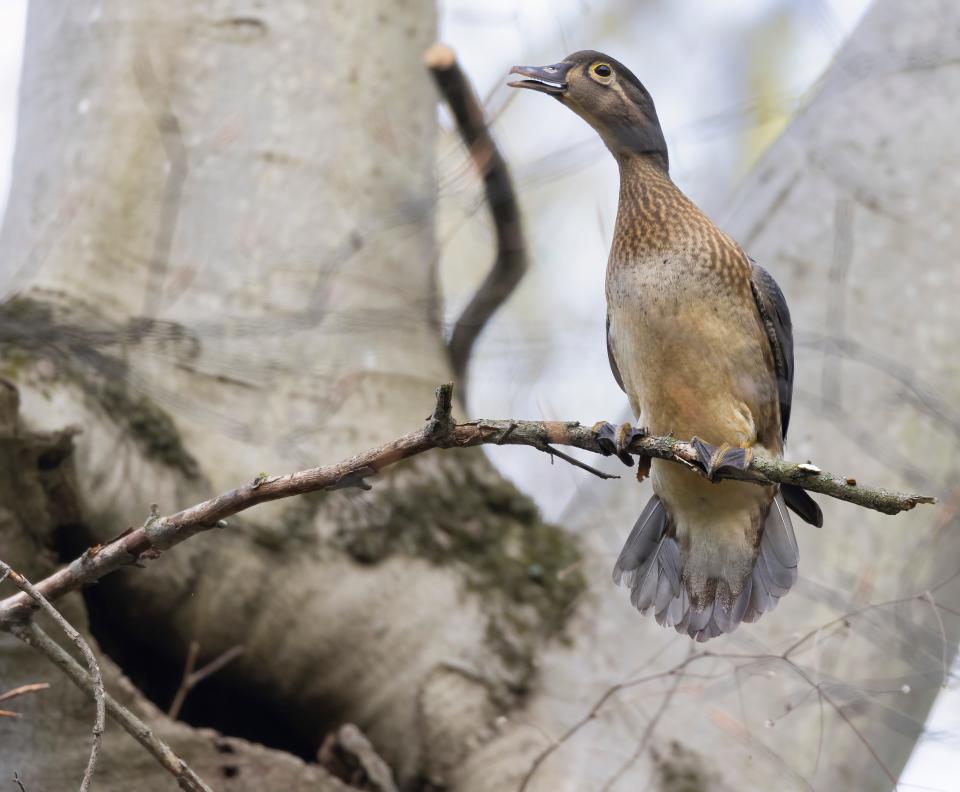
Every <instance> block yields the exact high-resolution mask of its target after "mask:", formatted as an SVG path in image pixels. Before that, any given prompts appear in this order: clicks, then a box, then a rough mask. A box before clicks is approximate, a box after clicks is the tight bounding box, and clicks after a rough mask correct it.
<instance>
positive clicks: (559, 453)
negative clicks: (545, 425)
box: [497, 435, 620, 479]
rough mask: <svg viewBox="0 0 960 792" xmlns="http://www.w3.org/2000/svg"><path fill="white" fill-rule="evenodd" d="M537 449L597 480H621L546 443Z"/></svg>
mask: <svg viewBox="0 0 960 792" xmlns="http://www.w3.org/2000/svg"><path fill="white" fill-rule="evenodd" d="M509 436H510V435H507V437H509ZM504 442H505V441H504ZM497 445H503V443H501V442H499V441H498V442H497ZM536 448H539V449H540V450H541V451H543V453H545V454H550V456H555V457H557V458H558V459H562V460H563V461H564V462H569V463H570V464H571V465H573V466H574V467H578V468H580V469H581V470H586V471H587V473H593V475H594V476H596V477H597V478H602V479H616V478H620V476H615V475H613V474H612V473H604V472H603V471H602V470H597V469H596V468H595V467H592V466H590V465H588V464H587V463H586V462H581V461H580V460H579V459H577V458H576V457H572V456H570V455H569V454H565V453H563V451H560V450H558V449H556V448H554V447H553V446H549V445H547V444H546V443H543V444H542V445H538V446H536Z"/></svg>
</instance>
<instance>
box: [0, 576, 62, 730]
mask: <svg viewBox="0 0 960 792" xmlns="http://www.w3.org/2000/svg"><path fill="white" fill-rule="evenodd" d="M3 577H4V578H5V577H6V575H4V576H3ZM49 687H50V685H49V684H48V683H47V682H35V683H34V684H32V685H20V687H15V688H13V689H12V690H8V691H7V692H6V693H0V701H7V700H9V699H12V698H16V697H17V696H22V695H24V694H25V693H36V692H38V691H40V690H46V689H47V688H49ZM19 717H20V713H19V712H13V710H7V709H0V718H19Z"/></svg>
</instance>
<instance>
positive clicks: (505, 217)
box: [423, 42, 527, 386]
mask: <svg viewBox="0 0 960 792" xmlns="http://www.w3.org/2000/svg"><path fill="white" fill-rule="evenodd" d="M423 60H424V63H425V64H426V66H427V68H429V69H430V72H431V74H433V79H434V81H435V82H436V84H437V88H438V89H439V90H440V93H441V94H443V98H444V100H446V102H447V105H448V106H449V108H450V112H451V113H452V114H453V117H454V119H456V122H457V130H458V131H459V132H460V137H461V139H462V140H463V143H464V145H465V146H466V147H467V150H468V151H469V152H470V159H471V160H472V161H473V164H474V167H475V168H476V169H477V171H478V172H479V174H480V175H481V176H482V177H483V186H484V192H485V195H486V202H487V207H488V208H489V209H490V217H491V219H492V220H493V227H494V232H495V233H496V236H497V257H496V259H494V262H493V266H492V267H491V268H490V272H488V273H487V277H486V278H485V279H484V281H483V283H482V284H481V285H480V288H479V289H477V292H476V294H474V295H473V297H472V299H471V300H470V302H469V303H468V305H467V307H466V308H464V310H463V313H462V314H461V315H460V318H459V319H457V322H456V324H455V325H454V328H453V333H452V334H451V336H450V343H449V345H448V348H449V352H450V361H451V364H452V365H453V373H454V375H455V376H456V379H457V381H458V382H459V383H461V386H463V385H464V384H465V383H466V379H467V365H468V363H469V361H470V352H471V350H472V349H473V345H474V343H475V342H476V340H477V337H478V336H479V335H480V333H481V332H482V330H483V328H484V326H485V325H486V324H487V322H488V321H490V317H491V316H493V314H494V313H496V311H497V310H498V309H499V308H500V306H501V305H503V303H504V302H506V300H507V298H508V297H509V296H510V294H511V293H512V292H513V290H514V289H515V288H516V286H517V284H518V283H519V282H520V280H521V279H522V278H523V275H524V273H525V272H526V270H527V243H526V241H525V239H524V236H523V224H522V221H521V217H520V206H519V203H518V202H517V195H516V192H515V191H514V189H513V181H512V179H511V178H510V169H509V168H508V167H507V162H506V160H505V159H504V158H503V155H502V154H501V153H500V150H499V149H498V148H497V143H496V141H495V140H494V139H493V136H492V135H491V134H490V128H489V126H488V125H487V122H486V119H485V117H484V111H483V105H481V104H480V100H479V99H478V98H477V95H476V93H475V92H474V90H473V88H472V86H471V85H470V81H469V80H468V79H467V77H466V75H465V74H464V73H463V70H462V69H461V68H460V65H459V64H458V63H457V58H456V55H455V54H454V52H453V50H451V49H450V48H449V47H447V46H446V45H445V44H441V43H439V42H438V43H436V44H434V45H432V46H431V47H430V48H428V49H427V51H426V52H425V53H424V55H423Z"/></svg>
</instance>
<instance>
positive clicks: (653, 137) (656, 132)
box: [510, 50, 668, 171]
mask: <svg viewBox="0 0 960 792" xmlns="http://www.w3.org/2000/svg"><path fill="white" fill-rule="evenodd" d="M510 73H511V74H517V75H520V77H522V78H523V79H521V80H515V81H514V82H511V83H510V85H511V86H513V87H514V88H529V89H531V90H533V91H540V92H541V93H545V94H550V96H553V97H554V98H556V99H558V100H560V102H562V103H563V104H565V105H566V106H567V107H569V108H570V109H571V110H573V112H575V113H576V114H577V115H578V116H580V117H581V118H582V119H583V120H584V121H586V122H587V123H588V124H590V126H592V127H593V128H594V129H595V130H596V131H597V133H598V134H599V135H600V137H601V138H602V139H603V142H604V143H606V145H607V148H609V149H610V151H611V152H613V155H614V156H615V157H617V159H621V158H624V157H629V156H630V155H642V156H646V157H649V158H650V159H651V160H652V161H653V162H655V163H656V164H657V165H658V166H660V167H662V168H663V170H664V171H666V170H667V164H668V161H667V144H666V141H665V140H664V138H663V131H662V130H661V129H660V120H659V119H658V118H657V111H656V109H655V108H654V106H653V99H652V98H651V97H650V94H649V93H648V92H647V89H646V88H644V87H643V84H642V83H641V82H640V80H638V79H637V78H636V77H635V76H634V74H633V72H631V71H630V70H629V69H628V68H627V67H626V66H624V65H623V64H622V63H620V61H618V60H616V59H615V58H611V57H610V56H609V55H604V54H603V53H602V52H596V51H594V50H582V51H581V52H575V53H573V54H572V55H568V56H567V57H566V58H564V59H563V60H562V61H560V62H559V63H554V64H551V65H550V66H514V67H513V68H512V69H510Z"/></svg>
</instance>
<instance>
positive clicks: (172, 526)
mask: <svg viewBox="0 0 960 792" xmlns="http://www.w3.org/2000/svg"><path fill="white" fill-rule="evenodd" d="M452 390H453V385H452V384H449V383H448V384H446V385H441V386H440V387H439V388H438V389H437V407H436V408H435V410H434V413H433V414H432V415H431V417H430V419H429V421H428V423H427V425H426V426H425V427H424V428H422V429H419V430H417V431H415V432H411V433H410V434H407V435H404V436H403V437H400V438H397V439H396V440H393V441H391V442H389V443H386V444H384V445H382V446H380V447H379V448H373V449H370V450H369V451H364V452H362V453H360V454H357V455H356V456H354V457H351V458H350V459H347V460H344V461H343V462H339V463H337V464H334V465H325V466H323V467H315V468H309V469H307V470H301V471H298V472H296V473H288V474H286V475H283V476H267V475H263V476H257V477H256V478H255V479H254V480H253V481H251V482H250V483H248V484H245V485H243V486H241V487H238V488H237V489H234V490H230V491H229V492H225V493H223V494H222V495H218V496H217V497H215V498H211V499H210V500H206V501H203V502H202V503H198V504H196V505H195V506H191V507H190V508H187V509H183V510H182V511H179V512H176V513H175V514H171V515H169V516H166V517H161V516H159V515H151V516H150V517H148V518H147V521H146V522H145V523H144V525H143V526H142V527H141V528H138V529H137V530H134V531H130V532H126V533H123V534H120V535H119V536H117V537H116V538H115V539H114V540H113V541H111V542H108V543H107V544H105V545H95V546H94V547H91V548H89V549H88V550H86V551H85V552H84V553H83V554H82V555H81V556H80V557H79V558H76V559H74V560H73V561H72V562H70V564H68V565H67V566H65V567H63V568H62V569H60V570H58V571H57V572H54V573H53V574H52V575H50V576H49V577H47V578H45V579H44V580H42V581H40V582H39V583H37V584H36V587H37V590H38V591H39V592H40V593H41V594H42V595H43V596H44V597H46V598H47V599H48V600H56V599H59V598H60V597H62V596H63V595H64V594H67V593H69V592H71V591H75V590H77V589H78V588H80V587H81V586H85V585H87V584H90V583H93V582H95V581H97V580H99V579H100V578H102V577H103V576H104V575H106V574H109V573H110V572H113V571H115V570H117V569H120V568H121V567H124V566H129V565H131V564H135V563H138V562H139V561H142V560H146V559H152V558H156V557H157V556H158V555H159V554H160V553H162V552H163V551H164V550H167V549H169V548H170V547H173V546H174V545H177V544H180V542H183V541H185V540H187V539H189V538H190V537H191V536H193V535H194V534H197V533H201V532H203V531H208V530H210V529H211V528H216V527H221V528H222V527H224V525H225V524H226V523H224V520H225V519H226V518H227V517H230V516H232V515H234V514H237V513H238V512H241V511H244V510H246V509H249V508H250V507H251V506H256V505H257V504H258V503H264V502H266V501H273V500H279V499H280V498H289V497H291V496H293V495H303V494H304V493H307V492H318V491H322V490H327V491H330V490H335V489H341V488H343V487H361V488H365V489H366V488H369V484H367V482H366V481H365V479H366V478H369V477H372V476H375V475H376V474H377V473H379V472H380V471H382V470H384V469H386V468H388V467H390V466H391V465H394V464H396V463H397V462H400V461H401V460H404V459H408V458H410V457H412V456H416V455H417V454H422V453H424V452H425V451H429V450H431V449H434V448H468V447H471V446H479V445H485V444H493V445H497V444H498V441H500V444H501V445H527V446H532V447H534V448H537V449H541V450H542V446H544V445H566V446H572V447H574V448H580V449H583V450H584V451H591V452H593V453H595V454H602V453H603V450H602V449H601V448H600V445H599V444H598V443H597V438H596V435H595V434H594V432H593V430H592V429H591V428H590V427H589V426H584V425H581V424H580V423H578V422H576V421H515V420H479V421H469V422H467V423H460V424H458V423H454V422H453V421H452V420H451V419H450V418H449V416H450V404H451V393H452ZM511 426H512V427H513V428H512V429H511V430H510V432H509V433H507V431H506V430H507V429H508V428H510V427H511ZM552 450H553V452H554V453H556V449H552ZM629 451H630V452H631V453H633V454H638V455H640V456H645V457H656V458H658V459H665V460H669V461H671V462H676V463H678V464H681V465H683V466H685V467H687V468H689V469H691V470H697V471H699V470H700V468H698V467H697V465H699V464H700V463H699V458H698V456H697V452H696V449H695V448H694V447H693V445H692V444H691V443H690V442H688V441H684V440H677V439H676V438H673V437H654V436H649V435H648V436H645V437H639V438H637V439H635V440H634V441H633V443H632V444H631V445H630V448H629ZM568 461H569V460H568ZM576 464H577V465H578V466H582V465H581V464H580V463H579V462H577V463H576ZM717 478H718V479H736V480H742V481H749V482H752V483H754V484H757V483H760V484H763V483H767V484H769V483H781V484H795V485H797V486H799V487H803V488H804V489H808V490H810V491H811V492H819V493H821V494H824V495H830V496H831V497H834V498H838V499H840V500H845V501H848V502H849V503H854V504H857V505H858V506H863V507H865V508H869V509H875V510H876V511H880V512H883V513H885V514H897V513H898V512H901V511H906V510H909V509H912V508H913V507H914V506H916V505H917V504H920V503H935V502H936V499H934V498H931V497H928V496H925V495H913V494H908V493H902V492H893V491H891V490H883V489H872V488H870V487H862V486H859V485H851V484H847V481H846V477H844V476H834V475H832V474H830V473H825V472H822V471H819V470H818V469H817V468H815V467H814V466H812V465H810V464H808V463H802V464H797V463H794V462H786V461H784V460H782V459H772V458H768V457H759V456H755V457H754V458H753V460H752V461H751V463H750V467H749V469H748V470H747V471H745V472H744V471H738V470H730V469H727V468H724V469H723V470H722V471H721V472H719V473H718V475H717ZM30 612H31V607H30V598H29V597H28V596H27V595H25V594H15V595H13V596H12V597H7V598H6V599H4V600H0V629H2V628H4V627H6V626H9V625H10V624H13V623H15V622H17V621H22V620H24V619H26V618H28V617H29V615H30Z"/></svg>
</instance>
